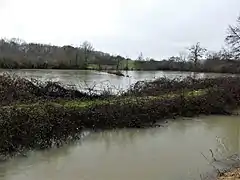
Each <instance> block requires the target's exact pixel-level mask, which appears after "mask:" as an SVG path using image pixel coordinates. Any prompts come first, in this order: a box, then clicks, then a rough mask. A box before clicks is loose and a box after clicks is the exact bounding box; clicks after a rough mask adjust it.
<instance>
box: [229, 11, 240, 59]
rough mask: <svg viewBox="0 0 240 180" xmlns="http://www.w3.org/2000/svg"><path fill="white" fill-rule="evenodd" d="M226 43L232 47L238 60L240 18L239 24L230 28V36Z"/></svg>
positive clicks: (239, 55) (239, 18)
mask: <svg viewBox="0 0 240 180" xmlns="http://www.w3.org/2000/svg"><path fill="white" fill-rule="evenodd" d="M225 40H226V42H227V44H228V45H230V46H231V49H232V52H233V53H234V55H235V56H236V58H239V57H240V16H239V17H238V18H237V24H236V25H235V26H231V25H230V26H229V27H228V35H227V37H226V39H225Z"/></svg>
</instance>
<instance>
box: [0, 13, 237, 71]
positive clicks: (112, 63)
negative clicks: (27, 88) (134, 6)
mask: <svg viewBox="0 0 240 180" xmlns="http://www.w3.org/2000/svg"><path fill="white" fill-rule="evenodd" d="M225 40H226V43H227V45H228V49H222V50H221V51H219V52H208V51H207V50H206V49H205V48H202V47H201V46H200V43H196V44H195V45H193V46H191V47H189V48H187V49H186V51H184V52H182V53H180V54H179V55H178V56H174V57H170V58H169V59H165V60H161V61H159V60H154V59H152V58H144V57H143V54H142V53H140V55H139V57H138V58H136V59H129V58H125V57H122V56H120V55H110V54H108V53H104V52H100V51H96V50H94V48H93V46H92V44H91V43H89V42H87V41H85V42H84V43H82V44H81V45H80V46H79V47H73V46H69V45H67V46H62V47H60V46H54V45H47V44H38V43H26V42H25V41H23V40H20V39H16V38H14V39H10V40H8V39H1V40H0V68H5V69H94V70H109V69H111V70H171V71H198V72H219V73H240V61H239V59H240V58H239V57H240V17H239V18H238V19H237V25H236V26H229V29H228V34H227V37H226V39H225Z"/></svg>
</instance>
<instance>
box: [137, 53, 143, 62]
mask: <svg viewBox="0 0 240 180" xmlns="http://www.w3.org/2000/svg"><path fill="white" fill-rule="evenodd" d="M137 60H138V61H144V57H143V53H142V52H141V53H140V54H139V56H138V58H137Z"/></svg>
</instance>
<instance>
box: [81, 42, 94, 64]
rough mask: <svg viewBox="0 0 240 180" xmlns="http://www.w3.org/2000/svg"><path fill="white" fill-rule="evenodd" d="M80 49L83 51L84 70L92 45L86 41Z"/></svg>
mask: <svg viewBox="0 0 240 180" xmlns="http://www.w3.org/2000/svg"><path fill="white" fill-rule="evenodd" d="M81 48H82V50H83V55H84V67H85V68H86V67H87V65H88V61H89V58H90V55H91V53H92V51H93V50H94V48H93V46H92V44H91V43H90V42H88V41H84V42H83V44H82V45H81Z"/></svg>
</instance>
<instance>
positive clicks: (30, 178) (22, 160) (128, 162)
mask: <svg viewBox="0 0 240 180" xmlns="http://www.w3.org/2000/svg"><path fill="white" fill-rule="evenodd" d="M239 140H240V117H239V116H201V117H197V118H191V119H189V118H188V119H178V120H175V121H170V122H169V123H168V125H167V126H165V127H161V128H151V129H142V130H139V129H124V130H112V131H103V132H94V133H89V134H88V135H86V136H85V137H84V138H83V139H82V140H81V141H79V142H77V143H74V144H71V145H65V146H63V147H61V148H58V149H50V150H46V151H32V152H29V153H28V154H27V156H26V157H15V158H12V159H11V160H8V161H6V162H2V163H1V164H0V180H66V179H67V180H146V179H147V180H160V179H162V180H179V179H184V180H187V179H195V180H196V179H200V174H204V173H206V172H209V171H211V170H212V169H213V168H212V166H210V165H209V163H208V161H207V160H206V159H205V158H204V157H203V156H202V154H201V153H203V154H204V155H205V156H206V157H207V158H208V159H209V160H211V154H210V152H209V149H211V150H212V151H213V152H214V156H215V157H216V158H224V157H228V156H230V155H232V154H235V153H239V151H240V144H239Z"/></svg>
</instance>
